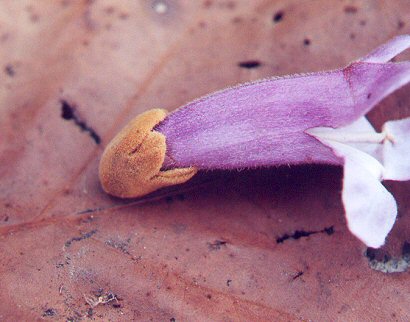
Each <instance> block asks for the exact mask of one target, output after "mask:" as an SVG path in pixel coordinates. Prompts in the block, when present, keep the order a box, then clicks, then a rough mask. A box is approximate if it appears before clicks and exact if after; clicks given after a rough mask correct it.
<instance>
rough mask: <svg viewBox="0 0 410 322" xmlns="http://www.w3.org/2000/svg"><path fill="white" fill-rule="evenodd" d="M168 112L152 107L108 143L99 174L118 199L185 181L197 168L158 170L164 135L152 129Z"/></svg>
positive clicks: (163, 155) (161, 159)
mask: <svg viewBox="0 0 410 322" xmlns="http://www.w3.org/2000/svg"><path fill="white" fill-rule="evenodd" d="M166 115H167V111H165V110H163V109H152V110H149V111H146V112H145V113H142V114H141V115H138V116H137V117H135V118H134V119H133V120H131V121H130V122H129V123H128V124H127V125H126V126H125V127H124V128H123V129H122V130H121V131H120V132H119V133H118V134H117V135H116V136H115V137H114V139H112V141H111V142H110V143H109V144H108V145H107V147H106V148H105V151H104V153H103V155H102V158H101V161H100V168H99V175H100V181H101V185H102V187H103V189H104V191H105V192H107V193H109V194H110V195H113V196H116V197H120V198H134V197H140V196H143V195H146V194H148V193H150V192H153V191H155V190H157V189H160V188H163V187H167V186H172V185H176V184H180V183H184V182H186V181H188V180H189V179H191V178H192V177H193V176H194V175H195V174H196V173H197V171H198V170H197V169H196V168H194V167H190V168H176V169H172V170H166V171H161V167H162V164H163V163H164V159H165V151H166V141H165V136H164V135H163V134H161V133H159V132H156V131H153V130H152V129H153V128H154V127H155V126H156V125H157V124H158V123H159V122H161V121H162V120H163V119H164V118H165V117H166Z"/></svg>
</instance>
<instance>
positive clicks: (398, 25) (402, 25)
mask: <svg viewBox="0 0 410 322" xmlns="http://www.w3.org/2000/svg"><path fill="white" fill-rule="evenodd" d="M403 27H404V22H403V21H401V20H400V21H399V22H398V23H397V29H402V28H403Z"/></svg>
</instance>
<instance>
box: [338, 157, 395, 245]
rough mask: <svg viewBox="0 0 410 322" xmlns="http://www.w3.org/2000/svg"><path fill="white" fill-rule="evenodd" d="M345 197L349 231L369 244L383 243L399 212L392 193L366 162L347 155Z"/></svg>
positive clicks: (344, 183)
mask: <svg viewBox="0 0 410 322" xmlns="http://www.w3.org/2000/svg"><path fill="white" fill-rule="evenodd" d="M345 160H346V161H345V166H344V180H343V193H342V200H343V204H344V207H345V212H346V220H347V225H348V227H349V230H350V231H351V232H352V233H353V235H355V236H356V237H357V238H359V239H360V240H361V241H362V242H364V243H365V244H366V245H367V246H369V247H374V248H378V247H380V246H382V245H383V244H384V241H385V238H386V236H387V234H388V233H389V232H390V230H391V229H392V227H393V224H394V222H395V220H396V215H397V205H396V201H395V200H394V198H393V196H392V195H391V193H390V192H388V191H387V190H386V188H385V187H384V186H383V185H382V184H381V183H380V181H379V180H378V178H376V177H374V176H373V173H372V172H371V171H369V170H368V167H363V163H361V162H356V160H354V159H352V158H349V156H346V159H345Z"/></svg>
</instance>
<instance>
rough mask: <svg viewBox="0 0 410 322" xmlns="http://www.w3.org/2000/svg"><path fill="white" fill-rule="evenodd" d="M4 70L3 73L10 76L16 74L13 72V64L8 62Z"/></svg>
mask: <svg viewBox="0 0 410 322" xmlns="http://www.w3.org/2000/svg"><path fill="white" fill-rule="evenodd" d="M4 71H5V73H6V74H7V75H9V76H10V77H13V76H14V75H15V74H16V72H15V70H14V68H13V66H12V65H10V64H8V65H6V67H4Z"/></svg>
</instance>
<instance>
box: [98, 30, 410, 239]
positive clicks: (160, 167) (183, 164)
mask: <svg viewBox="0 0 410 322" xmlns="http://www.w3.org/2000/svg"><path fill="white" fill-rule="evenodd" d="M408 47H410V36H409V35H403V36H399V37H396V38H394V39H392V40H391V41H390V42H388V43H386V44H385V45H382V46H381V47H379V48H377V49H376V50H374V51H373V52H371V53H370V54H369V55H367V56H366V57H364V58H361V59H359V60H357V61H355V62H353V63H351V64H349V65H348V66H347V67H345V68H342V69H337V70H333V71H327V72H319V73H311V74H306V75H294V76H285V77H276V78H270V79H264V80H260V81H256V82H251V83H247V84H242V85H239V86H236V87H232V88H228V89H225V90H222V91H219V92H216V93H213V94H211V95H208V96H205V97H203V98H200V99H198V100H196V101H193V102H191V103H189V104H187V105H185V106H183V107H181V108H179V109H177V110H176V111H174V112H172V113H171V114H169V115H166V113H165V112H164V111H163V110H152V111H151V112H150V111H148V112H146V113H144V114H143V115H141V116H139V117H137V118H136V119H134V120H133V121H132V122H134V123H132V122H131V123H130V124H131V125H129V126H127V127H126V129H125V130H123V131H122V132H121V133H120V134H119V135H118V136H117V137H116V139H114V140H113V142H114V143H111V144H110V146H109V149H108V150H109V151H108V152H105V154H106V155H107V157H105V159H104V157H103V162H102V164H104V165H103V166H100V177H101V178H103V179H104V180H102V181H103V186H104V189H105V190H106V191H107V192H109V193H112V194H115V195H118V196H121V197H134V196H140V195H142V194H145V193H149V192H151V191H154V190H156V189H159V188H161V187H164V186H168V185H172V184H178V183H181V182H184V181H186V180H188V179H190V178H191V177H192V176H193V175H195V173H196V171H197V170H201V169H238V168H255V167H267V166H279V165H297V164H311V163H321V164H336V165H342V166H343V167H344V180H343V192H342V200H343V204H344V207H345V211H346V219H347V223H348V226H349V229H350V231H351V232H352V233H353V234H354V235H355V236H357V237H358V238H359V239H360V240H362V241H363V242H364V243H365V244H366V245H368V246H371V247H380V246H381V245H383V244H384V241H385V238H386V236H387V234H388V233H389V231H390V230H391V228H392V226H393V224H394V222H395V219H396V215H397V206H396V202H395V200H394V198H393V196H392V195H391V194H390V193H389V192H388V191H387V190H386V188H385V187H384V186H383V185H382V184H381V181H382V180H409V179H410V118H407V119H403V120H397V121H389V122H387V123H386V124H385V125H384V127H383V131H382V132H381V133H376V132H375V130H374V129H373V127H372V126H371V124H370V123H369V122H368V121H367V120H366V118H365V117H364V116H365V114H366V113H367V112H369V111H370V110H371V109H372V108H373V107H374V106H375V105H376V104H377V103H378V102H380V101H381V100H382V99H383V98H384V97H386V96H387V95H389V94H390V93H392V92H393V91H394V90H396V89H398V88H399V87H401V86H403V85H405V84H406V83H408V82H409V81H410V62H408V61H405V62H398V63H394V62H391V61H390V60H391V59H392V58H394V57H395V56H396V55H398V54H399V53H400V52H402V51H404V50H405V49H407V48H408ZM142 119H146V120H149V121H144V122H142V123H141V120H142ZM132 124H145V125H144V129H143V130H142V128H141V129H139V128H135V127H134V126H133V125H132ZM147 124H149V126H148V125H147ZM147 138H148V139H147ZM119 147H120V148H119ZM143 151H146V152H143ZM153 151H155V153H154V152H153ZM124 156H125V157H124ZM123 157H124V158H123ZM154 161H155V162H154ZM119 165H121V166H119ZM133 176H134V177H135V179H134V177H133ZM121 178H124V180H122V179H121ZM141 178H142V179H141ZM104 182H105V183H104ZM125 182H126V184H125ZM134 182H135V183H134ZM135 187H138V189H135Z"/></svg>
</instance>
